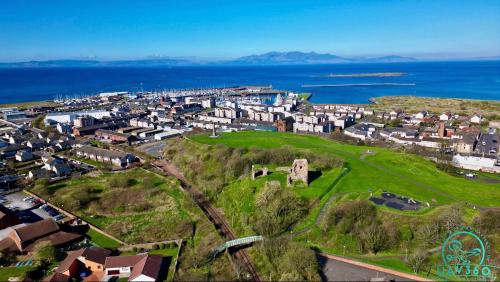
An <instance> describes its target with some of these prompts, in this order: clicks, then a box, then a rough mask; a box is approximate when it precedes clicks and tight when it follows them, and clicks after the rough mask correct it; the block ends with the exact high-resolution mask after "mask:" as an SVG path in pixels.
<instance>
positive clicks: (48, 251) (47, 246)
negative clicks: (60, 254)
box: [34, 241, 57, 263]
mask: <svg viewBox="0 0 500 282" xmlns="http://www.w3.org/2000/svg"><path fill="white" fill-rule="evenodd" d="M34 254H35V258H36V259H37V260H38V261H39V262H47V263H52V262H54V261H56V260H57V250H56V248H54V246H52V243H51V242H49V241H42V242H40V243H38V244H36V246H35V248H34Z"/></svg>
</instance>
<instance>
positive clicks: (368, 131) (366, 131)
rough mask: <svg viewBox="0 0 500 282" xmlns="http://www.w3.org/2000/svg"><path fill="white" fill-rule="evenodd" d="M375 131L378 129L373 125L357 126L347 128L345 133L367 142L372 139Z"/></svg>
mask: <svg viewBox="0 0 500 282" xmlns="http://www.w3.org/2000/svg"><path fill="white" fill-rule="evenodd" d="M375 131H376V128H375V126H373V125H368V124H356V125H354V126H351V127H348V128H346V129H345V130H344V131H343V132H344V134H345V135H347V136H350V137H353V138H356V139H360V140H363V141H365V140H367V139H370V138H372V135H373V133H374V132H375Z"/></svg>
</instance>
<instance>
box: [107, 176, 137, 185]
mask: <svg viewBox="0 0 500 282" xmlns="http://www.w3.org/2000/svg"><path fill="white" fill-rule="evenodd" d="M135 182H136V181H135V179H133V178H131V177H129V176H126V175H122V174H116V175H115V176H113V177H111V178H110V179H109V186H111V187H113V188H128V187H131V186H133V185H134V184H135Z"/></svg>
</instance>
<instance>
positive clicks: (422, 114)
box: [415, 111, 428, 120]
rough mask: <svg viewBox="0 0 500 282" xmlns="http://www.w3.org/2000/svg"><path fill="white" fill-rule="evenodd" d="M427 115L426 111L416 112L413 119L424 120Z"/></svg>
mask: <svg viewBox="0 0 500 282" xmlns="http://www.w3.org/2000/svg"><path fill="white" fill-rule="evenodd" d="M427 114H428V113H427V111H421V112H418V113H416V114H415V118H416V119H420V120H421V119H423V118H425V117H426V116H427Z"/></svg>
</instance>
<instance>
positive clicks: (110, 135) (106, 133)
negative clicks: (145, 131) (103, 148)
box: [95, 129, 132, 143]
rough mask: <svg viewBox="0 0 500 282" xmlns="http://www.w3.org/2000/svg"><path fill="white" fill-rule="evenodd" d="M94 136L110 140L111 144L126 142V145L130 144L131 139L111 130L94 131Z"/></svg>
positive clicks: (126, 135)
mask: <svg viewBox="0 0 500 282" xmlns="http://www.w3.org/2000/svg"><path fill="white" fill-rule="evenodd" d="M95 136H96V137H99V138H102V139H105V140H111V141H112V142H128V143H130V141H131V137H132V136H131V135H130V134H126V133H119V132H114V131H112V130H106V129H98V130H96V132H95Z"/></svg>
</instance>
